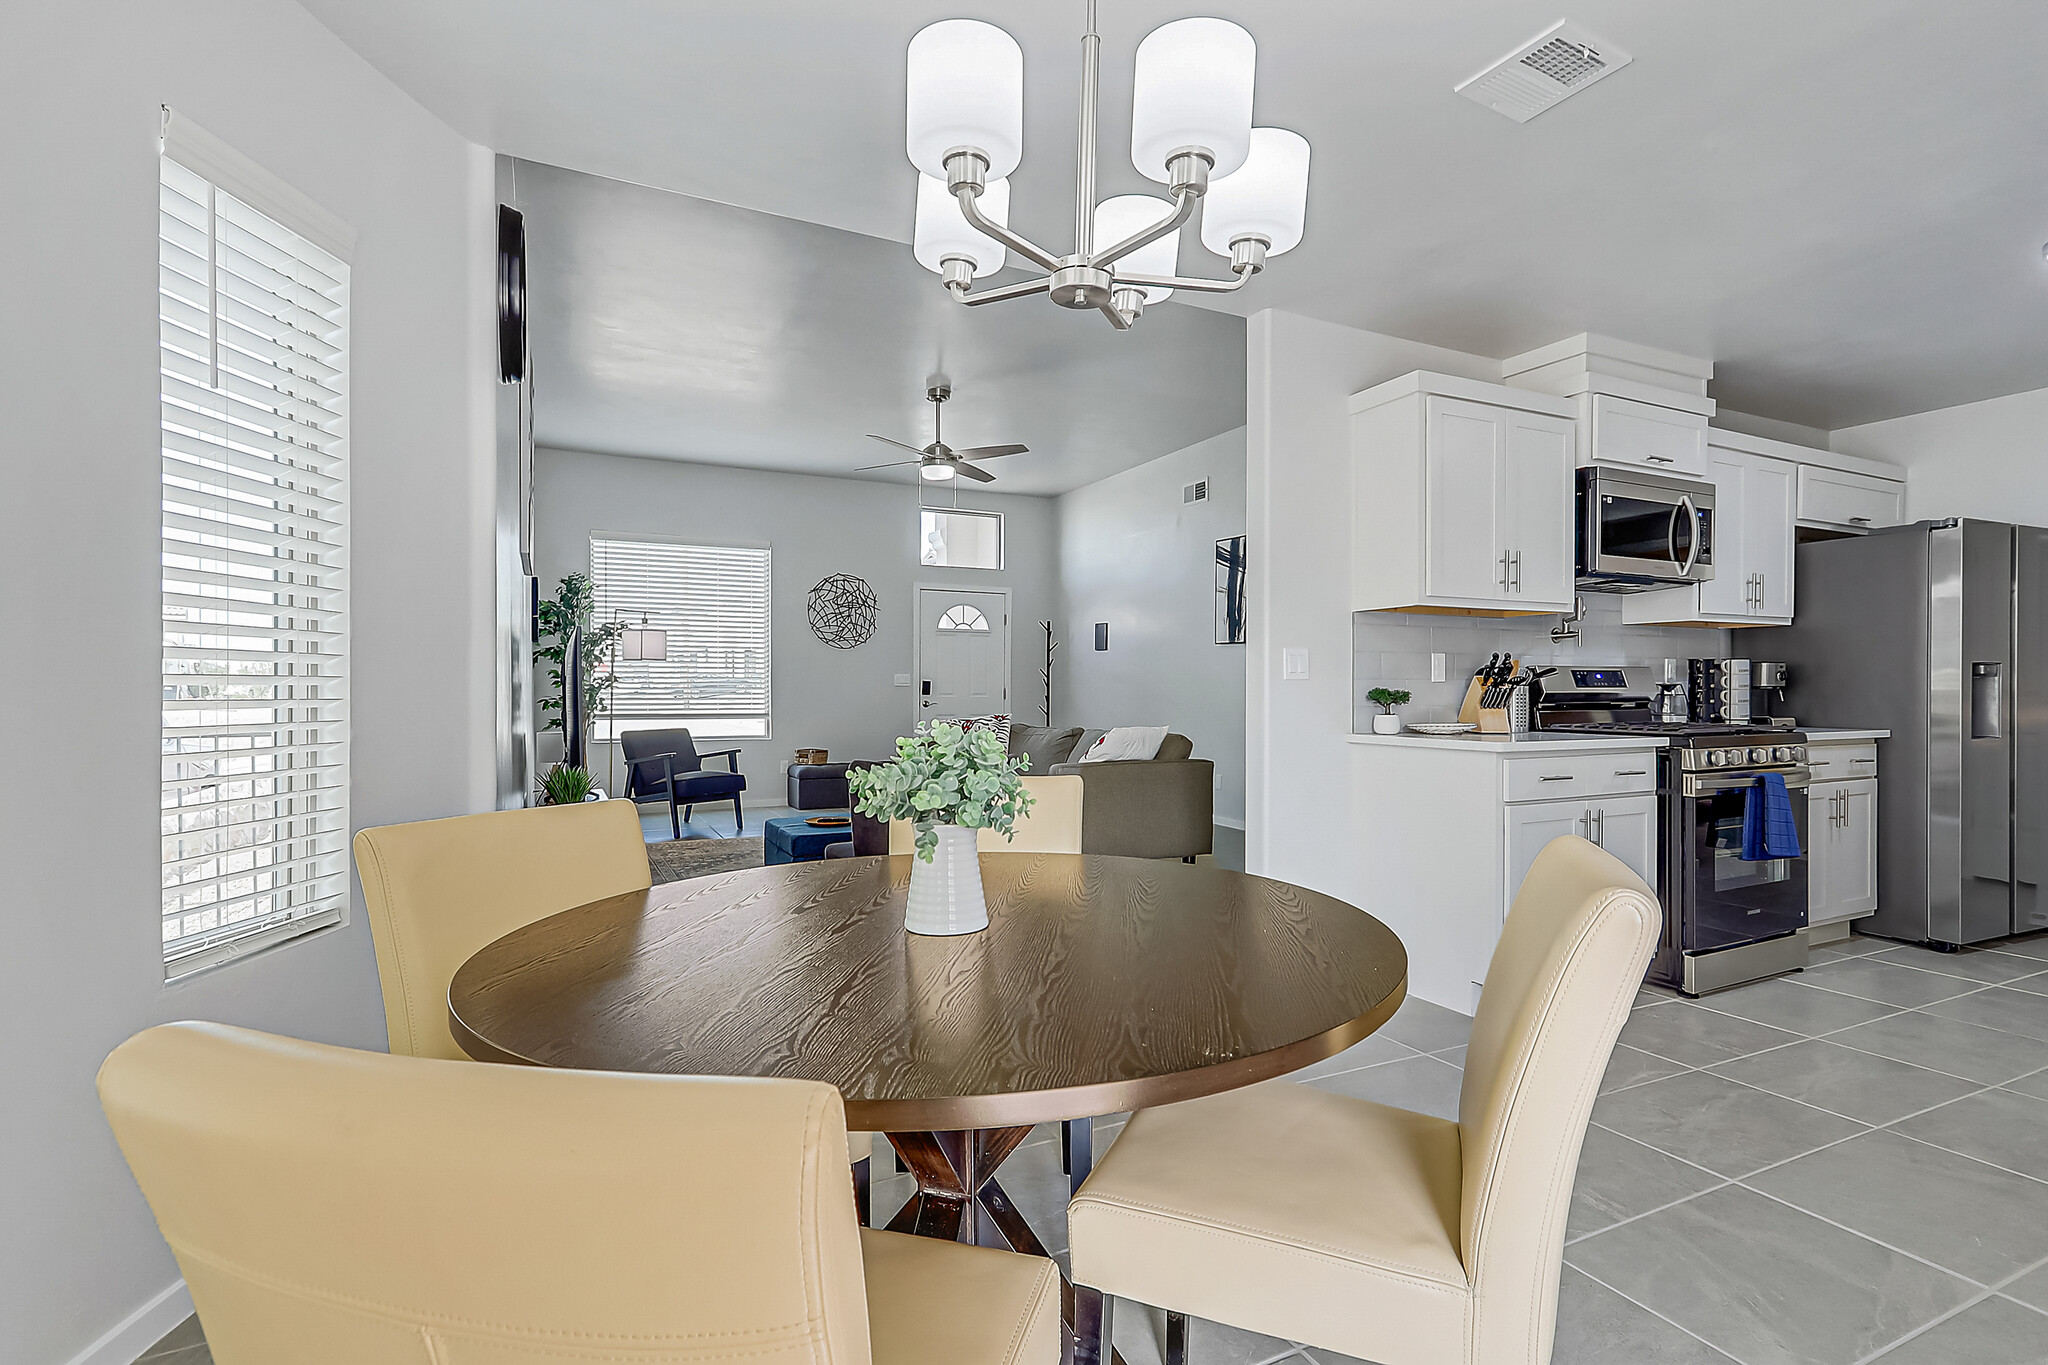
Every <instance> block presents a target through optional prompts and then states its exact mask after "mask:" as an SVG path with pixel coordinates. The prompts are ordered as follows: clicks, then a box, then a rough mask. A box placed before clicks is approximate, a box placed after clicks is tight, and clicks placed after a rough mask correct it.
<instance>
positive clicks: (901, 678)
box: [896, 673, 910, 687]
mask: <svg viewBox="0 0 2048 1365" xmlns="http://www.w3.org/2000/svg"><path fill="white" fill-rule="evenodd" d="M896 685H897V686H898V687H908V686H910V675H909V674H908V673H898V674H897V675H896Z"/></svg>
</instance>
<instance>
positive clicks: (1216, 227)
mask: <svg viewBox="0 0 2048 1365" xmlns="http://www.w3.org/2000/svg"><path fill="white" fill-rule="evenodd" d="M1307 213H1308V139H1307V138H1305V137H1303V136H1302V135H1301V134H1299V133H1290V132H1289V131H1287V129H1285V128H1254V129H1252V149H1251V155H1250V156H1248V157H1246V158H1245V163H1244V165H1242V166H1240V167H1239V168H1238V169H1237V170H1235V171H1232V172H1231V173H1230V174H1229V175H1227V176H1224V177H1223V178H1222V179H1221V180H1212V181H1210V182H1209V193H1208V195H1207V196H1206V197H1205V198H1204V199H1203V201H1202V245H1203V246H1205V247H1207V248H1208V249H1209V250H1211V251H1213V252H1215V253H1216V254H1217V255H1218V256H1228V255H1229V254H1230V244H1231V243H1232V242H1234V241H1236V240H1237V239H1239V238H1241V237H1263V238H1265V239H1266V241H1267V243H1268V245H1267V247H1266V257H1267V259H1269V260H1270V259H1271V258H1273V257H1275V256H1278V255H1279V254H1280V253H1281V252H1283V251H1292V250H1293V249H1294V248H1295V247H1296V246H1297V245H1298V244H1299V243H1300V242H1301V228H1302V221H1303V219H1304V218H1305V217H1306V216H1307Z"/></svg>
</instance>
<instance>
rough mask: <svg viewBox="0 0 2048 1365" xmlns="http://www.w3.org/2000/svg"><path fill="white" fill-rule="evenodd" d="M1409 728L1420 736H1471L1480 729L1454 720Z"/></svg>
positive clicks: (1426, 723)
mask: <svg viewBox="0 0 2048 1365" xmlns="http://www.w3.org/2000/svg"><path fill="white" fill-rule="evenodd" d="M1408 728H1409V729H1411V730H1413V731H1414V732H1415V733H1416V734H1418V735H1463V734H1470V733H1471V732H1472V731H1474V730H1477V729H1478V728H1479V727H1478V726H1476V725H1470V724H1467V723H1466V722H1464V721H1457V720H1452V721H1433V722H1425V723H1424V724H1421V725H1410V726H1409V727H1408Z"/></svg>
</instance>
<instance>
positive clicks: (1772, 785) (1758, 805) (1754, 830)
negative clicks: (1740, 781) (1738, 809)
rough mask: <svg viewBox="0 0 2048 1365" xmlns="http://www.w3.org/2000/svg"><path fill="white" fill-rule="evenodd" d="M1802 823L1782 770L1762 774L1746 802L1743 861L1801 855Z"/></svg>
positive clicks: (1749, 861)
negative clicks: (1797, 816)
mask: <svg viewBox="0 0 2048 1365" xmlns="http://www.w3.org/2000/svg"><path fill="white" fill-rule="evenodd" d="M1799 853H1800V850H1799V824H1798V822H1797V821H1795V820H1794V819H1793V818H1792V798H1791V796H1790V795H1789V794H1788V793H1787V792H1786V790H1785V779H1784V777H1783V776H1782V775H1781V774H1779V773H1758V774H1757V778H1756V785H1755V786H1754V787H1751V788H1750V789H1749V794H1748V795H1747V796H1746V797H1745V798H1744V799H1743V803H1742V860H1743V861H1744V862H1746V863H1761V862H1767V861H1769V860H1770V859H1772V858H1797V857H1798V856H1799Z"/></svg>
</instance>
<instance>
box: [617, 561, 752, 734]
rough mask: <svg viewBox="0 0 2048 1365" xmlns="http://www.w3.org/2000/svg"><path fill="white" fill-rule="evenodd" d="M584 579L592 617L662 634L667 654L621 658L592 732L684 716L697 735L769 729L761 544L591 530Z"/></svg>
mask: <svg viewBox="0 0 2048 1365" xmlns="http://www.w3.org/2000/svg"><path fill="white" fill-rule="evenodd" d="M590 581H591V586H592V589H593V597H594V602H593V614H594V616H595V619H596V620H598V621H599V622H605V621H614V620H617V621H624V622H627V623H628V624H630V625H634V626H638V625H639V624H640V621H641V618H642V617H645V618H646V621H647V625H648V626H649V627H650V628H651V629H654V630H661V631H666V632H667V633H668V657H667V658H666V659H646V660H634V659H619V660H617V662H616V664H615V671H616V673H617V675H618V680H619V681H618V684H617V686H615V687H614V688H613V689H612V693H611V702H610V705H609V706H608V707H607V708H606V712H605V714H604V715H602V716H599V717H597V718H596V719H595V720H594V722H593V725H592V731H593V733H594V734H595V735H596V737H597V738H599V739H611V738H614V737H615V736H616V734H617V733H618V732H619V731H621V730H637V729H644V728H647V727H649V726H653V725H666V724H675V725H685V726H688V727H689V729H690V731H691V733H692V735H693V737H695V738H698V739H758V738H763V737H765V736H767V735H768V733H769V723H768V721H769V717H768V698H769V672H768V668H769V649H768V642H769V637H768V628H769V611H768V583H769V553H768V547H767V546H765V545H692V544H689V543H687V542H684V541H677V540H651V539H632V540H629V539H626V538H624V537H609V536H592V537H591V539H590Z"/></svg>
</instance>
